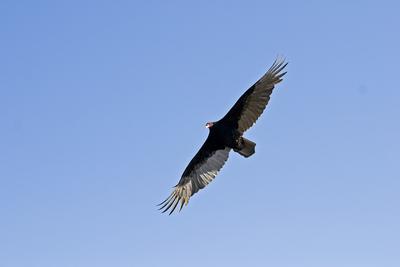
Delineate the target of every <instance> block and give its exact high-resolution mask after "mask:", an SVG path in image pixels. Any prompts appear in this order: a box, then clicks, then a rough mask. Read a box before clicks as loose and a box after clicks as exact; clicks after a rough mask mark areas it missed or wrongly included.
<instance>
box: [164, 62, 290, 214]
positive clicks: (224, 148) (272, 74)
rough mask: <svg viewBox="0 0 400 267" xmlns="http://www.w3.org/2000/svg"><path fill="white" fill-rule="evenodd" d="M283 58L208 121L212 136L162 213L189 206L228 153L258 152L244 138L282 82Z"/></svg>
mask: <svg viewBox="0 0 400 267" xmlns="http://www.w3.org/2000/svg"><path fill="white" fill-rule="evenodd" d="M286 65H287V63H285V61H284V60H282V59H277V60H275V62H274V63H273V64H272V66H271V67H270V68H269V70H268V71H267V72H266V73H265V74H264V76H262V77H261V78H260V79H259V80H258V81H257V82H256V83H255V84H254V85H253V86H251V87H250V88H249V89H248V90H247V91H246V92H245V93H244V94H243V95H242V96H241V97H240V98H239V99H238V101H237V102H236V103H235V105H233V107H232V108H231V109H230V110H229V111H228V113H227V114H226V115H225V116H224V117H223V118H222V119H220V120H219V121H216V122H207V123H206V125H205V126H206V127H207V128H208V129H209V134H208V137H207V139H206V141H205V142H204V144H203V145H202V146H201V148H200V150H199V151H198V152H197V154H196V155H195V156H194V158H193V159H192V160H191V161H190V162H189V165H188V166H187V167H186V169H185V171H184V172H183V174H182V177H181V179H180V180H179V182H178V184H177V185H176V186H175V187H174V188H173V192H172V193H171V195H170V196H169V197H168V198H167V199H166V200H164V201H163V202H162V203H160V204H159V206H161V207H160V208H159V209H160V210H162V212H163V213H164V212H166V211H168V210H170V209H171V210H170V212H169V214H171V213H172V212H174V210H175V208H176V207H177V206H178V204H179V203H180V209H179V210H181V209H182V207H183V206H184V205H185V206H186V205H187V204H188V203H189V199H190V197H191V196H193V195H194V194H195V193H197V191H199V190H200V189H203V188H204V187H205V186H206V185H207V184H209V183H210V182H211V181H212V180H213V179H214V178H215V176H217V174H218V172H219V170H220V169H221V168H222V166H224V164H225V162H226V161H227V159H228V156H229V152H230V151H231V150H232V149H233V151H235V152H237V153H239V154H240V155H242V156H244V157H246V158H247V157H250V156H251V155H253V154H254V153H255V146H256V144H255V143H254V142H252V141H250V140H248V139H246V138H244V137H243V133H244V132H245V131H246V130H248V129H249V128H250V127H251V126H253V124H254V123H255V122H256V120H257V119H258V118H259V117H260V115H261V114H262V113H263V111H264V109H265V107H266V106H267V104H268V101H269V99H270V95H271V93H272V90H273V89H274V87H275V85H276V84H277V83H279V82H280V81H282V77H283V75H285V74H286V72H282V70H283V69H284V68H285V67H286Z"/></svg>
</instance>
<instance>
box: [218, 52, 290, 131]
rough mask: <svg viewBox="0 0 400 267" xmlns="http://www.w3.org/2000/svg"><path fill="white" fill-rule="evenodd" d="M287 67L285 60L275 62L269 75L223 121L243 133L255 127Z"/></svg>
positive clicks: (239, 100) (242, 98)
mask: <svg viewBox="0 0 400 267" xmlns="http://www.w3.org/2000/svg"><path fill="white" fill-rule="evenodd" d="M286 65H287V63H285V61H284V60H280V59H277V60H275V62H274V64H272V66H271V68H270V69H269V70H268V71H267V73H265V74H264V76H262V77H261V78H260V79H259V80H258V81H257V82H256V83H255V84H254V85H253V86H251V87H250V88H249V89H248V90H247V91H246V92H245V93H244V94H243V95H242V96H241V97H240V98H239V99H238V101H237V102H236V103H235V105H234V106H233V107H232V108H231V109H230V110H229V112H228V113H227V114H226V115H225V116H224V117H223V118H222V119H221V121H225V122H228V123H229V124H231V125H234V126H236V128H237V129H238V130H239V131H240V132H241V133H244V132H245V131H246V130H247V129H249V128H250V127H251V126H253V124H254V123H255V122H256V120H257V119H258V118H259V117H260V115H261V114H262V113H263V111H264V109H265V107H266V106H267V104H268V101H269V98H270V95H271V93H272V90H273V89H274V87H275V84H277V83H279V82H280V81H282V76H283V75H285V74H286V72H282V70H283V69H284V68H285V67H286Z"/></svg>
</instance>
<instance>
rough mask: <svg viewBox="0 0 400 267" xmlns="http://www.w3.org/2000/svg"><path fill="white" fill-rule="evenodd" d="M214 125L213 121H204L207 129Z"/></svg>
mask: <svg viewBox="0 0 400 267" xmlns="http://www.w3.org/2000/svg"><path fill="white" fill-rule="evenodd" d="M213 126H214V123H213V122H207V123H206V128H208V129H210V128H211V127H213Z"/></svg>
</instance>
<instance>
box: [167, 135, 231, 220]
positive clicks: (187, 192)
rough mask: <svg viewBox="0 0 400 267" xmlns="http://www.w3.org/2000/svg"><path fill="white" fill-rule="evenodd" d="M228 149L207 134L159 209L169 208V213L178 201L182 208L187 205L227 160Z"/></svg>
mask: <svg viewBox="0 0 400 267" xmlns="http://www.w3.org/2000/svg"><path fill="white" fill-rule="evenodd" d="M230 150H231V149H230V148H228V147H222V146H220V145H218V143H217V142H214V141H213V139H212V137H210V135H209V136H208V138H207V140H206V141H205V142H204V144H203V146H202V147H201V148H200V150H199V151H198V152H197V154H196V155H195V156H194V158H193V159H192V160H191V161H190V163H189V165H188V166H187V167H186V169H185V171H184V172H183V174H182V177H181V179H180V181H179V183H178V184H177V185H176V186H175V187H174V191H173V192H172V193H171V195H170V196H169V197H168V198H167V199H166V200H164V201H163V202H162V203H160V204H159V205H161V207H160V210H163V212H166V211H167V210H169V209H170V208H171V211H170V213H169V214H171V213H172V212H173V211H174V210H175V208H176V207H177V206H178V204H179V202H180V203H181V205H180V209H182V207H183V205H187V204H188V203H189V198H190V197H191V196H193V195H194V194H195V193H196V192H197V191H199V190H200V189H202V188H204V187H205V186H206V185H207V184H209V183H210V182H211V181H212V180H213V179H214V178H215V176H217V174H218V171H219V170H220V169H221V168H222V166H224V164H225V162H226V161H227V159H228V156H229V151H230Z"/></svg>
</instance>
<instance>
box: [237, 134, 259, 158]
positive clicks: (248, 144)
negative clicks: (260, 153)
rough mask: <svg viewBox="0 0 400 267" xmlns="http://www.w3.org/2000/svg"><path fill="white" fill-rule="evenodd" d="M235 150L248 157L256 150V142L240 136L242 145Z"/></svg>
mask: <svg viewBox="0 0 400 267" xmlns="http://www.w3.org/2000/svg"><path fill="white" fill-rule="evenodd" d="M237 152H238V153H239V154H240V155H242V156H243V157H246V158H248V157H250V156H251V155H253V154H254V153H255V152H256V143H254V142H252V141H250V140H249V139H246V138H244V137H242V146H241V149H240V150H237Z"/></svg>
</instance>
